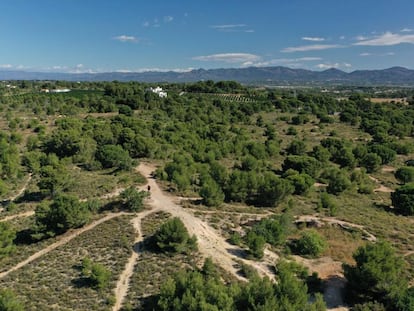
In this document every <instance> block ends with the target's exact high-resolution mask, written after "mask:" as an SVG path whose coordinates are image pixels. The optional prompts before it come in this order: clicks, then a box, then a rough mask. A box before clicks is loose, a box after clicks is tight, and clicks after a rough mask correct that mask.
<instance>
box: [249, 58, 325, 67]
mask: <svg viewBox="0 0 414 311" xmlns="http://www.w3.org/2000/svg"><path fill="white" fill-rule="evenodd" d="M320 60H322V58H321V57H300V58H275V59H270V60H266V61H259V62H253V61H247V62H244V63H243V66H254V67H267V66H275V65H283V66H289V67H298V66H301V65H302V63H301V62H313V61H320Z"/></svg>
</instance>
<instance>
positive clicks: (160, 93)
mask: <svg viewBox="0 0 414 311" xmlns="http://www.w3.org/2000/svg"><path fill="white" fill-rule="evenodd" d="M150 91H151V92H153V93H154V94H157V95H158V96H159V97H161V98H165V97H167V92H165V91H163V89H162V88H161V87H159V86H157V87H156V88H152V87H150Z"/></svg>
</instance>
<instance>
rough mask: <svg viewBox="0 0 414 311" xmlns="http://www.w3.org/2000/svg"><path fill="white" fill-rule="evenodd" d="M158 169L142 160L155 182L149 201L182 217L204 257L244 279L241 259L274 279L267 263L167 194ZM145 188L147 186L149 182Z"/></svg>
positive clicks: (141, 167)
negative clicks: (249, 255) (240, 271)
mask: <svg viewBox="0 0 414 311" xmlns="http://www.w3.org/2000/svg"><path fill="white" fill-rule="evenodd" d="M155 169H156V168H155V167H154V166H152V165H149V164H146V163H141V164H140V165H139V167H138V171H139V172H140V173H141V174H142V175H144V177H146V178H147V179H148V184H149V185H150V186H151V201H150V202H149V204H150V205H151V206H152V207H153V208H155V209H159V210H163V211H166V212H168V213H170V214H172V216H173V217H178V218H180V219H181V221H182V222H183V223H184V225H185V226H186V228H187V230H188V232H189V233H190V235H195V236H196V237H197V243H198V247H199V251H200V253H201V254H202V255H203V257H205V258H206V257H211V258H212V259H213V260H214V261H215V262H216V263H217V264H218V265H219V266H221V267H222V268H223V269H224V270H226V271H228V272H229V273H231V274H233V275H234V276H235V277H236V278H238V279H241V280H245V279H244V278H243V277H241V276H240V275H239V274H238V268H237V267H238V263H237V262H240V261H242V262H244V263H246V264H248V265H251V266H254V267H255V268H256V269H257V270H258V272H259V274H260V275H262V276H268V277H269V278H270V279H274V273H273V272H272V271H271V268H270V267H268V265H267V264H266V263H263V262H253V261H250V260H246V259H243V258H241V257H240V254H242V253H243V251H242V250H241V249H240V248H239V247H237V246H235V245H232V244H230V243H228V242H227V241H226V240H225V239H224V238H223V237H222V236H221V235H220V234H219V233H218V232H217V231H216V230H214V229H213V228H212V227H211V226H210V225H209V224H207V223H206V222H204V221H202V220H201V219H199V218H197V217H196V216H194V215H193V214H192V213H191V212H190V211H187V210H186V209H183V208H182V207H180V206H179V205H177V204H175V203H174V201H175V197H173V196H168V195H166V194H164V193H163V192H162V191H161V189H160V188H159V186H158V184H157V183H156V182H155V180H154V178H152V172H154V171H155ZM143 189H145V186H144V187H143Z"/></svg>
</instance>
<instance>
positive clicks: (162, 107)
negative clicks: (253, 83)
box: [0, 81, 414, 311]
mask: <svg viewBox="0 0 414 311" xmlns="http://www.w3.org/2000/svg"><path fill="white" fill-rule="evenodd" d="M11 86H13V87H11ZM154 86H156V85H150V84H144V83H137V82H129V83H120V82H117V81H113V82H78V83H75V82H73V83H72V82H70V83H69V82H55V81H36V82H31V81H11V82H4V83H0V129H1V131H0V174H1V179H0V197H1V198H2V199H3V203H2V212H1V213H4V214H5V215H13V214H15V213H17V212H20V211H27V210H34V211H35V213H34V215H33V216H32V220H31V221H29V222H27V223H23V224H22V223H16V222H13V221H4V222H0V267H1V266H2V265H4V266H5V267H10V265H11V263H12V262H13V260H14V258H15V257H14V256H16V254H18V255H19V256H21V255H22V254H21V252H22V250H24V247H27V246H28V245H29V246H33V245H40V244H39V243H48V242H47V241H48V240H50V239H56V238H57V237H58V236H59V235H62V234H64V233H65V232H67V231H68V230H71V229H74V228H80V227H82V226H84V225H86V224H88V223H90V222H91V221H92V220H93V219H97V218H98V217H99V215H101V214H102V213H104V212H105V211H108V210H124V211H132V212H139V211H141V210H142V209H143V208H144V205H145V204H144V201H145V197H146V195H147V194H146V193H144V192H140V191H137V190H136V189H135V187H132V186H134V185H136V184H137V183H142V182H143V180H142V178H140V177H139V176H138V177H137V176H136V175H137V174H136V173H134V168H135V167H136V166H137V165H138V163H139V162H140V161H150V162H153V163H157V164H158V166H159V168H158V169H157V171H156V174H155V175H156V178H157V180H158V182H159V183H161V184H162V185H163V187H164V189H165V190H166V191H169V192H171V193H173V194H177V195H180V196H188V197H200V200H198V201H197V202H193V204H194V206H195V207H194V208H198V209H200V210H209V211H215V212H217V213H220V211H228V210H229V208H232V207H233V208H234V207H235V208H240V209H245V208H248V209H253V210H260V211H270V213H272V215H271V216H269V217H265V218H262V219H261V220H257V221H254V222H250V223H248V224H244V225H243V227H242V229H243V230H242V232H241V233H240V232H238V231H231V230H228V231H226V232H225V234H227V238H228V239H229V241H231V242H232V243H233V244H236V245H239V246H240V247H242V248H243V249H245V251H246V254H247V257H248V258H250V259H253V260H258V261H260V260H261V258H262V257H263V256H264V250H265V248H270V249H272V250H273V251H275V252H277V253H278V254H280V256H281V257H283V258H286V259H282V260H280V261H279V262H278V263H275V268H274V269H275V276H276V277H275V278H276V282H272V281H270V280H269V279H267V278H261V277H260V276H259V275H258V274H257V273H255V272H254V271H250V270H251V269H250V270H249V269H248V268H246V267H244V270H245V271H244V273H245V275H246V277H247V278H248V279H249V280H250V281H249V282H248V283H243V282H238V281H236V280H232V279H229V278H227V277H223V276H222V275H221V273H220V270H219V269H218V268H217V267H216V266H215V265H214V264H213V262H212V261H211V260H210V259H209V260H207V261H206V262H205V263H204V266H203V267H202V268H201V269H200V268H197V267H195V266H193V267H188V266H187V267H186V268H183V269H182V270H180V271H176V274H172V275H171V276H170V277H168V278H165V280H164V282H163V283H162V284H160V285H159V290H158V292H156V293H154V295H153V296H152V299H149V300H148V302H147V303H146V304H145V303H143V304H142V305H140V306H139V307H137V305H136V304H135V303H133V302H131V308H143V309H145V308H147V309H148V310H151V308H154V309H156V310H286V311H287V310H325V309H326V306H325V303H324V302H323V299H322V295H321V294H320V292H322V291H323V290H322V289H321V287H322V286H321V280H320V279H319V278H318V276H317V275H314V274H313V275H312V273H309V271H307V270H306V269H305V268H304V267H301V266H300V265H298V264H294V262H293V261H291V260H290V259H289V258H290V257H289V256H291V255H292V254H294V255H300V256H303V257H305V258H317V257H320V256H322V255H325V256H328V255H329V254H332V253H335V249H333V246H332V245H333V242H332V241H331V237H330V232H329V231H328V230H325V231H324V230H321V229H319V228H312V229H310V228H307V227H306V223H305V225H303V224H302V226H300V225H299V226H297V225H294V219H295V217H296V218H297V217H298V216H300V215H310V214H312V215H313V214H318V215H322V216H324V217H332V218H334V217H336V218H338V219H342V220H345V221H349V222H353V223H357V224H359V225H363V226H364V227H365V229H367V230H368V231H369V232H372V233H373V234H375V235H376V237H377V242H368V241H366V240H364V237H363V234H362V233H361V232H357V231H353V232H351V233H349V232H347V233H341V234H342V235H343V236H345V234H349V235H350V236H352V240H354V241H357V242H350V243H351V244H352V245H350V246H349V247H348V246H346V247H345V250H346V251H349V253H347V254H343V256H342V257H341V258H335V259H337V260H339V261H342V262H343V263H344V266H343V269H344V276H345V278H346V280H347V288H346V292H347V295H346V302H347V304H348V305H350V306H353V307H352V308H353V310H404V311H406V310H407V311H408V310H414V288H413V287H411V286H412V284H413V272H414V256H413V255H412V253H410V252H411V251H413V250H414V245H413V243H412V241H413V240H412V239H413V237H414V232H413V230H412V229H411V227H412V222H413V219H414V218H413V216H414V140H413V135H414V122H413V121H414V100H413V99H412V96H413V95H412V94H413V91H412V90H408V89H394V90H387V89H382V90H380V91H378V90H374V89H354V90H353V91H354V92H352V93H351V92H350V91H349V90H345V91H343V90H340V91H338V92H333V91H332V92H321V91H320V90H318V89H308V88H303V89H297V90H291V89H288V88H287V89H276V88H272V89H266V88H251V87H246V86H243V85H240V84H238V83H236V82H231V81H222V82H213V81H204V82H197V83H191V84H162V85H161V86H162V88H163V89H165V90H166V91H167V92H168V97H167V98H160V97H159V96H158V95H157V94H155V93H153V92H151V91H150V87H154ZM56 88H69V89H71V92H68V93H64V94H54V93H44V92H42V90H44V89H56ZM373 94H377V95H378V96H383V97H389V98H392V97H399V96H406V97H407V101H406V102H405V103H398V102H391V101H389V102H383V103H373V102H372V101H371V100H370V98H371V97H373ZM97 176H102V177H99V178H102V181H101V179H98V178H97ZM87 178H90V179H87ZM110 180H112V181H110ZM114 180H116V182H115V186H119V185H122V186H123V188H125V190H124V191H123V192H122V193H121V195H120V196H119V197H117V198H115V199H112V200H102V199H100V197H102V195H104V194H105V193H109V192H111V191H112V190H113V188H116V187H113V185H114V184H113V183H114ZM94 182H96V183H97V184H94ZM100 182H101V183H100ZM99 183H100V184H99ZM379 183H380V184H381V185H382V186H384V187H386V188H387V189H390V191H385V192H382V191H377V188H378V187H379ZM25 184H28V186H27V187H26V188H25V189H24V191H23V193H21V194H20V195H19V196H17V197H14V195H15V194H16V193H17V192H18V190H19V189H21V188H22V187H23V185H25ZM338 231H340V230H339V229H338ZM342 235H341V236H342ZM147 244H148V249H151V250H152V251H153V252H156V253H158V252H160V253H173V254H175V253H178V254H181V255H180V256H185V254H191V253H194V252H197V246H196V244H197V242H196V237H190V236H189V235H188V233H187V232H186V230H185V228H184V227H183V226H182V224H180V223H179V220H174V219H173V220H172V221H171V223H168V222H166V223H165V224H164V225H163V226H161V227H160V228H159V230H158V231H157V232H155V233H154V236H153V237H151V238H150V239H149V241H148V243H147ZM328 252H330V253H328ZM19 258H21V259H24V258H22V257H19ZM79 264H80V265H81V266H82V269H81V270H82V271H83V272H82V273H83V274H82V280H83V281H82V282H83V283H82V284H84V286H85V287H86V288H88V290H91V291H92V290H95V291H97V292H98V294H97V295H98V296H99V295H101V296H102V297H105V295H107V293H110V286H108V284H109V283H110V282H111V273H110V271H109V270H110V269H109V267H105V266H103V265H101V264H100V263H99V262H98V261H97V262H93V261H91V260H90V259H89V258H86V257H85V258H84V260H83V261H82V263H79ZM1 269H2V271H4V270H7V269H6V268H1ZM0 272H1V271H0ZM7 284H8V283H7V282H6V283H3V281H2V280H1V279H0V287H3V288H4V290H2V291H1V292H0V310H23V309H25V304H27V303H28V301H27V299H26V298H24V293H22V291H21V290H20V289H19V288H14V287H13V288H11V289H10V288H9V289H6V287H7ZM105 290H107V292H106V294H105V293H104V291H105ZM108 300H109V302H108V305H110V304H111V301H110V299H108ZM26 308H27V307H26ZM28 308H29V309H30V307H28ZM107 308H109V307H107ZM99 310H101V309H99Z"/></svg>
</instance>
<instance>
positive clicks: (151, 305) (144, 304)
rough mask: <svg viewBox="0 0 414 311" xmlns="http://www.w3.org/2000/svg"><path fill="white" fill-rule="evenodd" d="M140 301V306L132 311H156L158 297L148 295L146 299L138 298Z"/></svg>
mask: <svg viewBox="0 0 414 311" xmlns="http://www.w3.org/2000/svg"><path fill="white" fill-rule="evenodd" d="M138 299H139V301H140V304H141V305H140V306H139V307H138V308H136V309H134V310H136V311H138V310H140V311H153V310H158V309H159V307H158V304H157V302H158V295H150V296H146V297H142V298H138ZM121 310H124V311H125V309H121Z"/></svg>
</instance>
